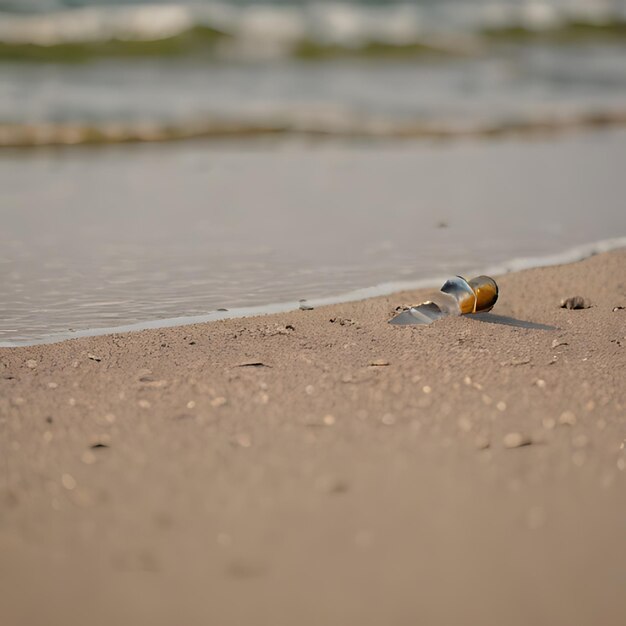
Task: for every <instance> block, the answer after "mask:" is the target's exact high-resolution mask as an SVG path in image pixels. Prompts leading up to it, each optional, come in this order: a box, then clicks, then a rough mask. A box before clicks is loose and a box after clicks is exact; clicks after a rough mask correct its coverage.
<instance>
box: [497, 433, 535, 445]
mask: <svg viewBox="0 0 626 626" xmlns="http://www.w3.org/2000/svg"><path fill="white" fill-rule="evenodd" d="M502 443H503V444H504V447H505V448H521V447H522V446H529V445H530V444H531V443H532V441H531V439H530V437H526V436H525V435H522V433H508V434H506V435H504V438H503V439H502Z"/></svg>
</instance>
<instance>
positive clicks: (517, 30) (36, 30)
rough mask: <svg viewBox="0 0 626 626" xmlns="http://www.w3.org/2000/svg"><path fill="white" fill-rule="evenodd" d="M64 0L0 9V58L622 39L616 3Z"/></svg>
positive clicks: (301, 54) (469, 49) (353, 52)
mask: <svg viewBox="0 0 626 626" xmlns="http://www.w3.org/2000/svg"><path fill="white" fill-rule="evenodd" d="M68 4H69V5H72V6H74V5H76V4H77V2H76V1H74V2H67V3H64V2H58V1H56V0H31V1H27V0H20V1H19V2H15V1H14V2H7V1H6V0H5V1H4V2H2V3H0V10H2V11H1V12H0V60H25V61H26V60H31V61H54V62H79V61H86V60H89V59H94V58H101V57H133V56H155V55H158V56H199V57H210V58H218V59H245V60H260V59H275V58H285V57H296V58H308V57H336V56H347V55H348V56H361V55H366V56H388V55H398V54H403V55H409V54H412V55H416V54H429V55H432V54H446V55H450V54H452V55H466V54H476V53H480V52H482V51H484V50H485V48H486V47H487V48H489V47H490V46H494V45H498V44H502V43H507V42H520V41H527V40H532V41H535V40H539V41H544V42H546V41H548V42H551V43H579V42H581V41H586V40H604V41H606V40H612V41H618V42H626V2H624V1H622V0H618V1H612V2H611V1H609V0H595V1H594V0H587V1H582V0H551V1H550V2H547V1H543V2H539V1H537V0H533V1H522V0H500V1H497V0H484V1H483V0H473V1H462V0H441V1H439V2H433V1H432V0H431V1H429V0H421V1H419V2H415V3H407V2H404V3H402V2H398V3H387V2H380V3H375V2H307V1H302V0H301V1H300V2H293V1H292V2H290V3H276V4H270V3H263V4H259V3H240V2H236V3H232V2H231V3H227V2H223V1H222V2H219V1H207V2H200V3H198V2H195V3H177V4H176V3H175V4H172V3H167V4H165V3H159V4H145V3H139V4H131V5H125V6H120V5H117V4H115V3H105V2H103V0H100V2H98V3H94V2H89V0H83V1H82V2H80V1H79V2H78V4H86V5H87V4H88V5H90V6H78V7H75V8H67V5H68ZM18 11H20V12H18Z"/></svg>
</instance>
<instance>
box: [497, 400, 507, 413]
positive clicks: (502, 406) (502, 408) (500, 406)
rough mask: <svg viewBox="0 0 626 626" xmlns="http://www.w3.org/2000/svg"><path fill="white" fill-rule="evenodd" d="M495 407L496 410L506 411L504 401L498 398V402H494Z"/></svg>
mask: <svg viewBox="0 0 626 626" xmlns="http://www.w3.org/2000/svg"><path fill="white" fill-rule="evenodd" d="M496 409H498V411H506V402H504V401H502V400H500V402H498V404H496Z"/></svg>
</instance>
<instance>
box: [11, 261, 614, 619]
mask: <svg viewBox="0 0 626 626" xmlns="http://www.w3.org/2000/svg"><path fill="white" fill-rule="evenodd" d="M499 282H500V286H501V297H500V301H499V303H498V304H497V306H496V309H495V311H494V313H497V314H499V315H505V316H512V317H515V318H518V319H521V320H526V321H530V322H533V323H535V324H538V325H544V326H541V327H534V328H523V327H516V326H510V325H504V324H493V323H488V322H486V321H484V320H483V321H479V320H476V319H472V318H470V317H464V318H456V319H446V320H443V321H441V322H438V323H436V324H433V325H431V326H428V327H392V326H390V325H388V324H387V323H386V320H387V319H388V318H389V317H390V315H391V313H392V311H393V309H394V307H395V306H396V305H398V304H403V303H407V302H416V301H419V299H420V296H421V294H420V293H405V294H397V295H395V296H390V297H384V298H378V299H374V300H369V301H365V302H358V303H352V304H345V305H337V306H331V307H325V308H319V309H316V310H313V311H297V312H293V313H289V314H282V315H275V316H268V317H258V318H249V319H235V320H228V321H221V322H214V323H210V324H205V325H197V326H187V327H182V328H172V329H166V330H160V331H152V330H151V331H145V332H140V333H135V334H119V335H112V336H106V337H97V338H90V339H79V340H73V341H67V342H64V343H60V344H55V345H48V346H38V347H31V348H13V349H2V350H0V451H1V459H0V502H1V505H0V623H1V624H3V625H6V626H18V625H27V624H28V625H29V626H36V625H39V624H41V625H44V624H45V625H46V626H53V625H56V624H59V625H64V626H72V625H75V624H76V625H83V624H119V625H125V624H150V625H155V624H157V625H160V624H163V625H170V624H183V625H195V624H207V625H209V624H210V625H213V624H215V625H219V626H222V625H224V626H226V625H233V626H234V625H237V626H240V625H243V624H255V625H265V624H267V625H272V626H281V625H289V626H305V625H309V624H310V625H313V624H315V625H318V624H324V625H337V626H347V625H359V626H365V625H370V624H371V625H376V626H379V625H381V624H385V625H391V624H393V625H407V626H409V625H415V624H429V625H430V624H442V625H453V624H463V625H474V624H481V625H485V624H494V625H495V624H497V625H502V624H506V625H510V626H513V625H518V624H519V625H520V626H521V625H527V624H535V625H537V624H546V625H551V626H553V625H558V624H563V625H566V624H567V625H568V626H571V625H577V624H581V625H583V624H602V625H603V626H610V625H613V624H614V625H616V626H617V625H618V624H620V625H621V624H624V620H625V619H626V617H625V616H626V593H625V590H626V450H625V449H624V441H625V438H626V385H625V384H624V380H625V378H626V376H625V373H626V309H617V310H613V309H614V308H615V307H619V306H622V307H623V306H624V305H626V250H619V251H616V252H613V253H609V254H603V255H599V256H596V257H592V258H590V259H587V260H585V261H582V262H580V263H575V264H572V265H567V266H560V267H552V268H544V269H536V270H530V271H524V272H519V273H515V274H509V275H506V276H503V277H502V278H501V279H500V280H499ZM575 295H581V296H584V297H586V298H588V299H589V300H590V301H591V303H592V305H593V306H592V307H591V308H588V309H585V310H567V309H562V308H560V307H559V302H560V299H561V298H562V297H567V296H575ZM333 320H334V321H333ZM550 327H553V328H550ZM256 363H258V364H259V365H253V364H256ZM261 364H262V365H261ZM520 444H529V445H520ZM94 446H97V447H94Z"/></svg>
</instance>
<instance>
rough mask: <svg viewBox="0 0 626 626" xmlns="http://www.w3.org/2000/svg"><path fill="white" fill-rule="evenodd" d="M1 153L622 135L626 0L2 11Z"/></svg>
mask: <svg viewBox="0 0 626 626" xmlns="http://www.w3.org/2000/svg"><path fill="white" fill-rule="evenodd" d="M0 11H1V12H0V145H31V144H46V143H70V144H73V143H80V142H99V141H127V140H137V139H138V140H141V139H143V140H150V139H168V138H177V137H193V136H213V135H224V134H237V135H249V134H257V133H294V132H298V133H313V134H324V135H328V134H330V135H336V134H340V135H349V136H352V135H359V136H361V135H365V136H370V135H375V136H380V135H382V136H398V135H399V136H422V135H427V136H432V135H436V136H437V135H441V134H443V135H447V134H458V133H467V132H472V133H474V132H478V133H486V132H491V133H494V132H499V131H502V130H506V129H510V128H513V129H518V128H519V127H520V126H521V127H525V126H540V127H544V126H553V125H563V124H567V125H571V124H600V123H622V124H623V123H626V119H625V118H626V56H625V52H626V0H542V1H539V0H532V1H528V0H414V1H413V2H406V1H405V2H396V1H391V2H389V1H385V0H378V1H375V0H347V1H346V0H344V1H343V2H323V1H310V0H275V1H273V2H272V0H262V1H254V0H231V1H227V0H195V1H194V0H186V1H183V2H175V1H174V2H172V1H170V2H166V1H160V2H159V1H158V0H156V1H155V0H151V1H150V2H148V1H145V2H142V1H141V0H134V1H133V0H0Z"/></svg>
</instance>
